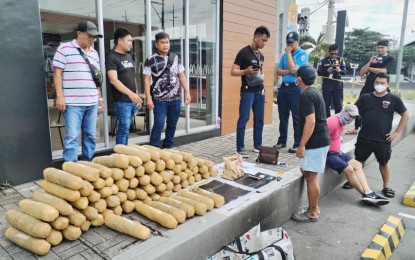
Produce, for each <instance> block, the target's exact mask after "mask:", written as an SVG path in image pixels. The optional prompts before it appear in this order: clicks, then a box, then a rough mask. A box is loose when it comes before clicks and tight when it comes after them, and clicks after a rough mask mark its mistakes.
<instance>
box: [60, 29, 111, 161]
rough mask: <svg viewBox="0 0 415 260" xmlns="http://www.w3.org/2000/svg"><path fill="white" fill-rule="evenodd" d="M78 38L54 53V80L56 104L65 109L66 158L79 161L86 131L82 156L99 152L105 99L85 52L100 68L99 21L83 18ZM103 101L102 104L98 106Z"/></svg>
mask: <svg viewBox="0 0 415 260" xmlns="http://www.w3.org/2000/svg"><path fill="white" fill-rule="evenodd" d="M76 34H77V38H76V39H74V40H72V41H70V42H66V43H62V44H61V45H60V46H59V47H58V49H57V51H56V53H55V56H54V57H53V83H54V85H55V91H56V107H57V108H58V110H59V111H61V112H63V113H64V117H65V128H66V132H65V141H64V147H63V160H64V161H73V162H76V161H78V136H79V131H82V159H83V160H87V161H90V160H92V157H93V156H94V152H95V129H96V122H97V114H98V109H99V110H100V111H101V112H102V110H103V106H104V102H103V101H104V100H103V99H102V97H101V86H96V84H95V83H94V80H93V78H92V74H91V70H90V68H89V65H88V63H87V62H86V60H85V59H84V58H83V57H82V55H81V53H80V52H83V53H84V54H85V55H86V57H87V58H88V60H89V62H90V63H91V65H92V66H95V67H96V68H98V69H100V66H99V57H98V53H97V51H95V50H94V49H93V44H94V42H95V41H96V38H97V37H100V38H102V34H100V33H99V32H98V29H97V27H96V25H95V24H93V23H92V22H89V21H83V22H81V23H80V24H79V25H78V28H77V32H76ZM98 105H99V108H98Z"/></svg>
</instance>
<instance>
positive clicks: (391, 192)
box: [382, 188, 395, 198]
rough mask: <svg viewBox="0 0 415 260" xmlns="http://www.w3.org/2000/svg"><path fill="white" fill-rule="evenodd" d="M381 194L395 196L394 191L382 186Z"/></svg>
mask: <svg viewBox="0 0 415 260" xmlns="http://www.w3.org/2000/svg"><path fill="white" fill-rule="evenodd" d="M382 193H383V195H385V196H386V197H388V198H394V197H395V191H394V190H392V189H391V188H383V190H382Z"/></svg>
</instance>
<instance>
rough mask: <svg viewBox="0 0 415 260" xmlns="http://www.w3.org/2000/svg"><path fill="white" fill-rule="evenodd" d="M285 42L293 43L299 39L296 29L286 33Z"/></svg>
mask: <svg viewBox="0 0 415 260" xmlns="http://www.w3.org/2000/svg"><path fill="white" fill-rule="evenodd" d="M286 40H287V43H293V42H295V41H299V40H300V35H299V34H298V33H297V32H296V31H292V32H289V33H288V34H287V39H286Z"/></svg>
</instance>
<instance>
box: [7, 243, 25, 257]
mask: <svg viewBox="0 0 415 260" xmlns="http://www.w3.org/2000/svg"><path fill="white" fill-rule="evenodd" d="M7 241H9V240H7ZM9 243H10V244H9V245H7V246H3V245H2V247H3V248H4V249H5V250H6V252H7V254H9V255H13V254H16V253H18V252H20V251H23V250H26V249H23V248H21V247H20V246H18V245H15V244H13V243H12V242H10V241H9Z"/></svg>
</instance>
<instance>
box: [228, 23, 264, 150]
mask: <svg viewBox="0 0 415 260" xmlns="http://www.w3.org/2000/svg"><path fill="white" fill-rule="evenodd" d="M269 37H270V33H269V30H268V28H267V27H265V26H259V27H258V28H256V29H255V32H254V36H253V39H252V42H251V44H250V45H247V46H245V47H244V48H242V49H241V50H240V51H239V52H238V54H237V55H236V58H235V61H234V63H233V65H232V68H231V75H232V76H237V77H240V78H241V100H240V102H239V118H238V123H237V126H236V151H237V152H238V153H239V154H240V155H241V156H242V157H243V158H247V157H249V154H248V152H247V151H246V149H245V128H246V123H248V120H249V114H250V111H251V110H252V112H253V115H254V126H253V128H254V135H253V137H254V140H253V141H254V152H259V148H260V147H261V146H262V131H263V128H264V107H265V90H264V73H263V71H262V69H263V67H262V66H263V64H264V55H263V54H262V53H261V51H260V50H261V49H262V48H264V46H265V44H266V42H267V41H268V39H269Z"/></svg>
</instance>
